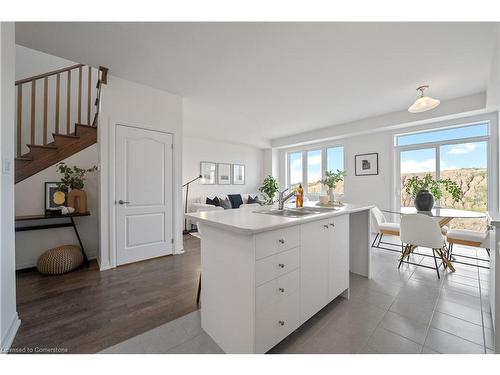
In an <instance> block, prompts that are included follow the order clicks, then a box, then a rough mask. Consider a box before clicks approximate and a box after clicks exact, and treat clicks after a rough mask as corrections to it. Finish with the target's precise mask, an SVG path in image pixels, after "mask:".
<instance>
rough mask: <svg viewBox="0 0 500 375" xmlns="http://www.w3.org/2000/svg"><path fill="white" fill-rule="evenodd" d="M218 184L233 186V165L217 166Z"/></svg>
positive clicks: (222, 164) (219, 164)
mask: <svg viewBox="0 0 500 375" xmlns="http://www.w3.org/2000/svg"><path fill="white" fill-rule="evenodd" d="M217 183H218V184H219V185H230V184H231V164H226V163H218V164H217Z"/></svg>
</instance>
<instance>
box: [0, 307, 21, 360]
mask: <svg viewBox="0 0 500 375" xmlns="http://www.w3.org/2000/svg"><path fill="white" fill-rule="evenodd" d="M20 325H21V320H20V319H19V316H18V315H17V312H16V315H15V316H14V318H13V319H12V322H11V323H10V327H9V329H8V331H7V334H6V335H5V337H3V338H2V345H1V347H0V353H8V352H9V350H10V347H11V345H12V343H13V342H14V338H15V337H16V334H17V330H18V329H19V326H20Z"/></svg>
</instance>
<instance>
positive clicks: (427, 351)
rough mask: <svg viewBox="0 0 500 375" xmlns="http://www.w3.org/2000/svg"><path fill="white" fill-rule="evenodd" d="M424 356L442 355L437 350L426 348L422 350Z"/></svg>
mask: <svg viewBox="0 0 500 375" xmlns="http://www.w3.org/2000/svg"><path fill="white" fill-rule="evenodd" d="M422 354H442V353H439V352H438V351H437V350H434V349H431V348H429V347H427V346H424V348H423V349H422Z"/></svg>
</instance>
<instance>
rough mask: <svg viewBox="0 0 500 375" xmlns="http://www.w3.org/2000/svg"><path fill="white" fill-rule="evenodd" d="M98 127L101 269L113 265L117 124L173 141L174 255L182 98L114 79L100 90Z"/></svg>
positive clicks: (178, 243)
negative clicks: (157, 133)
mask: <svg viewBox="0 0 500 375" xmlns="http://www.w3.org/2000/svg"><path fill="white" fill-rule="evenodd" d="M101 108H102V109H101V115H100V118H99V125H98V134H99V136H98V139H99V141H98V147H99V159H100V164H101V171H100V187H99V195H100V197H99V199H100V206H99V207H100V224H99V226H100V234H101V237H100V239H99V243H100V245H99V247H100V254H99V256H98V260H99V264H100V267H101V269H107V268H110V267H114V266H115V265H116V256H115V238H114V213H115V204H114V201H115V197H114V174H113V172H114V163H113V158H114V150H115V130H116V126H117V125H118V124H121V125H133V126H137V127H143V128H147V129H151V130H158V131H164V132H169V133H171V134H173V138H174V189H173V200H174V253H181V252H182V251H183V243H182V220H183V214H182V194H181V193H182V189H181V185H182V98H181V97H179V96H176V95H173V94H170V93H168V92H166V91H162V90H157V89H154V88H151V87H148V86H144V85H141V84H138V83H134V82H130V81H127V80H124V79H121V78H118V77H115V76H108V84H107V85H104V86H103V92H102V107H101Z"/></svg>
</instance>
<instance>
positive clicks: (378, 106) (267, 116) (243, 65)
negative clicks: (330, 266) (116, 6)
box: [16, 23, 495, 147]
mask: <svg viewBox="0 0 500 375" xmlns="http://www.w3.org/2000/svg"><path fill="white" fill-rule="evenodd" d="M494 27H495V25H494V24H492V23H489V24H488V23H17V24H16V42H17V43H18V44H21V45H24V46H26V47H30V48H34V49H38V50H41V51H44V52H47V53H51V54H53V55H56V56H60V57H63V58H66V59H69V60H73V61H79V62H82V63H86V64H90V65H94V66H98V65H103V66H107V67H109V68H110V73H111V74H112V75H116V76H118V77H122V78H125V79H129V80H132V81H136V82H140V83H143V84H146V85H150V86H153V87H156V88H160V89H164V90H166V91H169V92H172V93H175V94H178V95H182V96H183V97H184V98H185V102H184V103H185V113H184V116H185V117H184V131H185V134H188V135H199V136H203V137H209V138H217V139H223V140H230V141H232V142H235V143H247V144H252V145H256V146H260V147H265V146H268V145H269V140H270V139H275V138H279V137H284V136H288V135H292V134H296V133H300V132H303V131H308V130H312V129H316V128H322V127H326V126H331V125H335V124H341V123H345V122H348V121H353V120H357V119H362V118H366V117H371V116H376V115H380V114H384V113H388V112H394V111H399V110H405V109H406V108H407V107H408V106H409V105H410V104H411V102H412V101H413V100H414V99H415V97H416V91H415V88H416V87H417V86H419V85H421V84H429V85H430V86H431V87H430V90H429V95H431V96H433V97H436V98H439V99H441V100H447V99H451V98H456V97H461V96H466V95H470V94H474V93H478V92H482V91H484V90H485V89H486V85H487V79H488V74H489V71H490V64H491V60H492V52H493V43H494Z"/></svg>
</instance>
